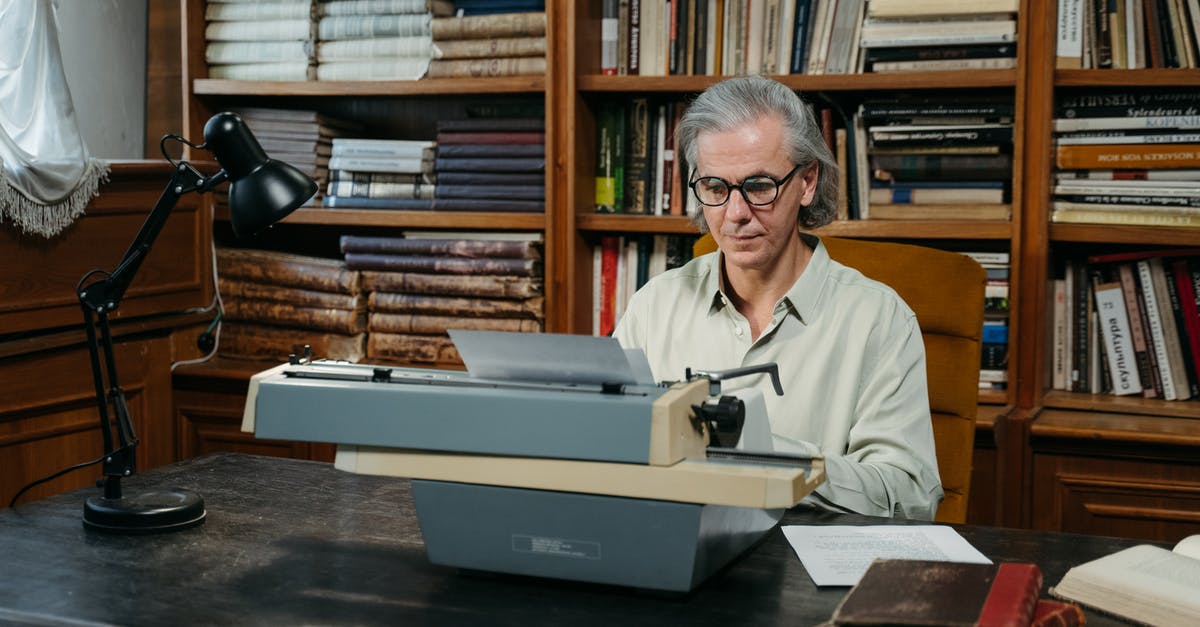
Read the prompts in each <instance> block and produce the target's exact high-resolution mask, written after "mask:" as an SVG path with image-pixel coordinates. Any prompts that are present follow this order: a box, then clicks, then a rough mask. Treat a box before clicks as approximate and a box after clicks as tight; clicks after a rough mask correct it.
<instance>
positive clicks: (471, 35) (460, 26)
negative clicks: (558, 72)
mask: <svg viewBox="0 0 1200 627" xmlns="http://www.w3.org/2000/svg"><path fill="white" fill-rule="evenodd" d="M432 28H433V40H434V41H441V40H446V39H493V38H501V37H537V36H545V34H546V14H545V13H497V14H495V15H469V16H465V17H435V18H433V24H432Z"/></svg>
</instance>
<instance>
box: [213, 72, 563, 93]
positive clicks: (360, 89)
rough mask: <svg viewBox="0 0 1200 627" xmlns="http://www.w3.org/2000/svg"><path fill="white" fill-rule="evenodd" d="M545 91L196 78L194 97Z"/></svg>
mask: <svg viewBox="0 0 1200 627" xmlns="http://www.w3.org/2000/svg"><path fill="white" fill-rule="evenodd" d="M544 91H546V77H545V76H543V75H537V76H500V77H491V78H465V79H464V78H423V79H421V80H417V81H231V80H224V79H214V78H198V79H196V80H194V81H192V92H193V93H195V94H196V95H197V96H287V97H292V96H325V97H331V98H332V97H337V98H346V97H355V96H431V95H469V94H535V93H540V92H544Z"/></svg>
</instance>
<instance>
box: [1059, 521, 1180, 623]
mask: <svg viewBox="0 0 1200 627" xmlns="http://www.w3.org/2000/svg"><path fill="white" fill-rule="evenodd" d="M1050 594H1053V595H1054V596H1057V597H1060V598H1063V599H1067V600H1070V601H1075V602H1078V603H1081V604H1083V605H1086V606H1089V607H1093V608H1095V609H1097V610H1100V611H1102V612H1107V613H1109V614H1112V615H1115V616H1119V617H1121V618H1125V619H1128V620H1131V621H1135V622H1139V623H1144V624H1147V625H1200V535H1192V536H1188V537H1186V538H1184V539H1183V540H1180V541H1179V544H1176V545H1175V548H1174V549H1173V550H1170V551H1168V550H1167V549H1164V548H1160V547H1157V546H1151V545H1148V544H1142V545H1138V546H1133V547H1130V548H1128V549H1125V550H1123V551H1118V552H1116V553H1113V554H1112V555H1107V556H1105V557H1102V558H1100V559H1097V560H1092V561H1090V562H1087V563H1086V564H1081V565H1079V566H1076V567H1074V568H1072V569H1071V570H1069V571H1067V574H1066V575H1063V578H1062V581H1060V582H1058V585H1057V586H1054V587H1052V588H1051V589H1050Z"/></svg>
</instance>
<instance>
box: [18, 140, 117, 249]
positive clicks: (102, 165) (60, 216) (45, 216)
mask: <svg viewBox="0 0 1200 627" xmlns="http://www.w3.org/2000/svg"><path fill="white" fill-rule="evenodd" d="M108 174H109V165H108V163H107V162H106V161H102V160H100V159H89V160H88V165H87V168H85V169H84V171H83V175H82V176H80V177H79V183H78V184H76V185H75V189H74V190H73V191H72V192H71V193H70V194H67V196H66V197H64V198H63V199H62V200H60V201H58V202H56V203H49V204H47V203H43V202H40V201H37V200H33V199H31V198H29V197H28V196H26V195H25V194H23V193H21V191H20V190H19V189H17V188H16V187H14V186H12V185H11V184H10V183H9V180H8V176H7V175H6V174H5V172H4V171H3V169H0V221H8V222H11V223H12V224H14V225H16V226H17V227H18V228H19V229H21V231H22V232H23V233H25V234H27V235H39V236H41V237H45V238H51V237H54V236H56V235H58V234H59V233H62V232H63V231H64V230H65V229H66V228H67V227H69V226H71V225H72V224H74V223H75V221H76V220H78V219H79V217H80V216H82V215H83V214H84V210H85V209H87V206H88V203H89V202H91V200H92V198H95V197H96V196H97V195H98V194H99V193H100V186H101V185H102V184H104V183H107V182H108Z"/></svg>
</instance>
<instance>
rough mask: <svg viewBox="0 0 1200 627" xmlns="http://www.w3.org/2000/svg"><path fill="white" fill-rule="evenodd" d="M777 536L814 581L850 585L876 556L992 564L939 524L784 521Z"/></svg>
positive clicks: (968, 544)
mask: <svg viewBox="0 0 1200 627" xmlns="http://www.w3.org/2000/svg"><path fill="white" fill-rule="evenodd" d="M783 535H784V537H786V538H787V540H788V543H789V544H791V545H792V550H794V551H795V552H796V556H797V557H799V558H800V561H801V563H803V564H804V568H805V570H807V571H808V576H809V577H812V580H813V583H815V584H817V585H818V586H853V585H854V584H856V583H858V580H859V579H860V578H862V576H863V573H865V572H867V567H868V566H870V565H871V562H872V561H874V560H876V559H879V558H887V559H910V560H937V561H943V562H971V563H976V564H991V563H992V560H990V559H988V558H987V557H986V556H985V555H984V554H983V553H980V552H979V550H978V549H976V548H975V547H973V546H971V545H970V543H968V542H967V541H966V539H964V538H963V537H962V536H960V535H959V534H958V532H957V531H955V530H954V529H952V528H950V527H947V526H945V525H873V526H866V527H859V526H851V525H785V526H784V527H783Z"/></svg>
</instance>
